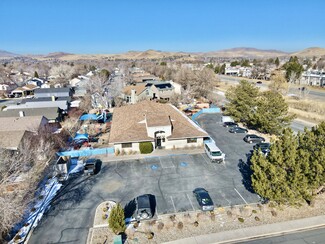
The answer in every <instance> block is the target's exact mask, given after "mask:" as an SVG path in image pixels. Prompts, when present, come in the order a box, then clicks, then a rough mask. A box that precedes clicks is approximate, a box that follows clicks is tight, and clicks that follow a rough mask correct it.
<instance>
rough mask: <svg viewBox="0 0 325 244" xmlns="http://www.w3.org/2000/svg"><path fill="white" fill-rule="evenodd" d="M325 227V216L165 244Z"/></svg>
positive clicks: (234, 239)
mask: <svg viewBox="0 0 325 244" xmlns="http://www.w3.org/2000/svg"><path fill="white" fill-rule="evenodd" d="M321 226H325V215H321V216H316V217H311V218H304V219H297V220H291V221H286V222H279V223H274V224H266V225H260V226H253V227H247V228H242V229H236V230H231V231H224V232H219V233H211V234H207V235H201V236H195V237H189V238H184V239H180V240H175V241H170V242H165V243H166V244H199V243H234V242H238V241H244V240H248V239H254V238H258V237H260V238H261V237H268V236H276V235H280V234H285V233H289V232H295V231H299V230H304V229H312V228H316V227H321Z"/></svg>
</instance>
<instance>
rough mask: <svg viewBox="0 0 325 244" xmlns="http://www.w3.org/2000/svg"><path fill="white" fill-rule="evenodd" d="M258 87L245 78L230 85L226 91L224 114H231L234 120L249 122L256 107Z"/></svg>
mask: <svg viewBox="0 0 325 244" xmlns="http://www.w3.org/2000/svg"><path fill="white" fill-rule="evenodd" d="M258 96H259V89H258V88H257V87H255V86H254V85H253V84H251V83H250V82H248V81H246V80H241V81H240V82H239V85H237V86H236V87H231V88H230V89H228V91H227V93H226V98H227V99H228V101H229V103H228V104H227V105H226V112H225V113H226V114H227V115H231V116H232V117H233V118H234V119H235V120H236V121H240V122H244V123H249V121H250V119H251V117H252V114H253V112H254V110H255V107H256V99H257V97H258Z"/></svg>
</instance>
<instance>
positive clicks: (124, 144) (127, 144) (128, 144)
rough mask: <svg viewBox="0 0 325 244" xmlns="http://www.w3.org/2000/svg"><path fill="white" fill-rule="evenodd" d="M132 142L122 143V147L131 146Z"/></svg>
mask: <svg viewBox="0 0 325 244" xmlns="http://www.w3.org/2000/svg"><path fill="white" fill-rule="evenodd" d="M131 147H132V143H122V148H131Z"/></svg>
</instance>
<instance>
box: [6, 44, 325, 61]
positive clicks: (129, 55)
mask: <svg viewBox="0 0 325 244" xmlns="http://www.w3.org/2000/svg"><path fill="white" fill-rule="evenodd" d="M1 52H5V51H0V57H1ZM293 55H296V56H299V57H313V56H317V57H320V56H324V55H325V48H319V47H311V48H307V49H304V50H302V51H299V52H295V53H287V52H282V51H279V50H262V49H257V48H247V47H239V48H231V49H224V50H219V51H211V52H200V53H199V52H196V53H193V52H191V53H189V52H164V51H158V50H152V49H150V50H146V51H129V52H125V53H119V54H70V53H65V52H55V53H49V54H47V55H32V57H34V58H37V59H41V60H44V59H52V58H53V59H61V60H67V61H69V60H78V59H89V60H90V59H102V58H103V59H129V60H132V59H134V60H139V59H163V58H176V59H178V60H187V61H189V60H195V59H197V58H202V57H219V58H274V57H284V56H293Z"/></svg>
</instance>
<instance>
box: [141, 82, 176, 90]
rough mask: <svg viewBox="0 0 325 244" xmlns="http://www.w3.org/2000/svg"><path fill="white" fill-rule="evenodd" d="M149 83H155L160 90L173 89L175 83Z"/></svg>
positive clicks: (151, 83) (153, 83)
mask: <svg viewBox="0 0 325 244" xmlns="http://www.w3.org/2000/svg"><path fill="white" fill-rule="evenodd" d="M147 84H148V85H154V86H155V87H156V88H157V89H159V90H166V89H173V88H174V87H173V85H172V84H171V83H170V82H169V81H157V80H154V81H148V82H147Z"/></svg>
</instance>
